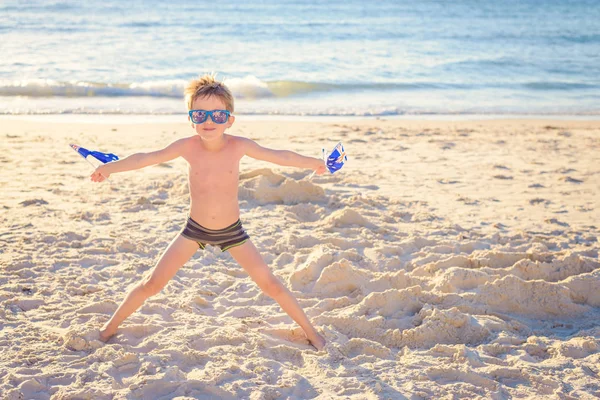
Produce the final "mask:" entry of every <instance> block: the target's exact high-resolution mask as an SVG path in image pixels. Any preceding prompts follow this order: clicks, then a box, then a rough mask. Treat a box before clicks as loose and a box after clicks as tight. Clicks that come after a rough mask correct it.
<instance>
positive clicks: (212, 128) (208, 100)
mask: <svg viewBox="0 0 600 400" xmlns="http://www.w3.org/2000/svg"><path fill="white" fill-rule="evenodd" d="M225 109H226V108H225V103H224V102H223V100H221V99H220V98H218V97H216V96H208V97H197V98H196V99H195V100H194V102H193V103H192V110H205V111H214V110H225ZM188 120H190V118H189V116H188ZM234 121H235V117H234V116H233V115H230V116H229V119H228V120H227V122H226V123H224V124H215V123H214V122H213V120H212V118H211V116H210V115H209V116H208V118H206V121H204V122H203V123H201V124H194V123H193V122H191V120H190V123H191V124H192V128H194V130H195V131H196V133H197V134H198V135H200V137H201V138H202V139H203V140H206V141H213V140H219V139H221V137H222V136H223V133H224V132H225V129H227V128H229V127H231V125H233V122H234Z"/></svg>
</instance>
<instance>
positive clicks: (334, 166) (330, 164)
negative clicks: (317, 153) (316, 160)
mask: <svg viewBox="0 0 600 400" xmlns="http://www.w3.org/2000/svg"><path fill="white" fill-rule="evenodd" d="M346 161H348V158H347V157H346V151H345V150H344V145H343V144H342V142H339V143H338V144H337V145H336V146H335V147H334V148H333V151H332V152H331V154H329V156H328V157H327V159H326V160H325V164H326V165H327V169H328V170H329V172H331V173H332V174H333V173H334V172H335V171H339V170H340V169H341V168H342V167H343V166H344V163H345V162H346Z"/></svg>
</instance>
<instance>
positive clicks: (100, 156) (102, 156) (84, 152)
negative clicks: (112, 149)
mask: <svg viewBox="0 0 600 400" xmlns="http://www.w3.org/2000/svg"><path fill="white" fill-rule="evenodd" d="M70 146H71V148H72V149H73V150H75V151H76V152H78V153H79V154H81V157H83V158H85V159H86V160H87V157H88V156H92V157H94V158H95V159H96V160H98V161H100V162H101V163H103V164H106V163H108V162H111V161H117V160H118V159H119V157H118V156H116V155H114V154H112V153H102V152H100V151H92V150H88V149H85V148H83V147H80V146H77V145H76V144H71V145H70Z"/></svg>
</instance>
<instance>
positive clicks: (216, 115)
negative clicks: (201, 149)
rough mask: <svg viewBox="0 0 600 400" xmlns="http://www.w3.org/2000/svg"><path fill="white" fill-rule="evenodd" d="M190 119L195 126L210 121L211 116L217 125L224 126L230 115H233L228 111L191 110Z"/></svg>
mask: <svg viewBox="0 0 600 400" xmlns="http://www.w3.org/2000/svg"><path fill="white" fill-rule="evenodd" d="M189 114H190V119H191V120H192V122H193V123H194V124H201V123H203V122H204V121H206V120H207V119H208V116H209V115H210V119H212V121H213V122H214V123H215V124H224V123H226V122H227V120H228V119H229V115H230V114H231V113H230V112H229V111H227V110H212V111H207V110H190V112H189Z"/></svg>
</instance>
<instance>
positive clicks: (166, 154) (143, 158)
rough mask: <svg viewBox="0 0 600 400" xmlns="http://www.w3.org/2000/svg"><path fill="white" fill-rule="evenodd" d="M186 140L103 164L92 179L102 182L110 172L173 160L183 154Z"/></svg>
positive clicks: (129, 169)
mask: <svg viewBox="0 0 600 400" xmlns="http://www.w3.org/2000/svg"><path fill="white" fill-rule="evenodd" d="M185 141H186V140H185V139H179V140H176V141H174V142H173V143H171V144H170V145H168V146H167V147H165V148H164V149H161V150H156V151H152V152H149V153H135V154H132V155H130V156H127V157H125V158H123V159H121V160H118V161H113V162H110V163H107V164H103V165H101V166H99V167H98V168H96V170H95V171H94V172H93V173H92V175H91V179H92V181H94V182H102V181H104V180H105V179H107V178H108V177H109V176H110V174H114V173H116V172H124V171H132V170H135V169H140V168H144V167H147V166H150V165H155V164H160V163H163V162H167V161H170V160H173V159H174V158H177V157H179V156H180V155H181V154H182V150H183V146H184V143H185Z"/></svg>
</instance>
